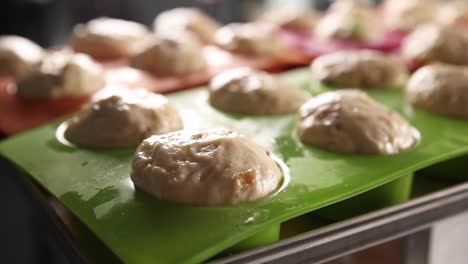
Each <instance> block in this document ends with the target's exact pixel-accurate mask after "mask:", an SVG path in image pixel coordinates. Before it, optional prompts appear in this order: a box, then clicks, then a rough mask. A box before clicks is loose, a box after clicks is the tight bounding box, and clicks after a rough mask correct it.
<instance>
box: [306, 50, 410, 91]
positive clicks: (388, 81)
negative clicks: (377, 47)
mask: <svg viewBox="0 0 468 264" xmlns="http://www.w3.org/2000/svg"><path fill="white" fill-rule="evenodd" d="M311 69H312V75H313V78H314V79H316V80H318V81H320V82H323V83H325V84H329V85H333V86H337V87H356V88H386V87H395V86H398V85H402V84H403V82H404V79H405V77H406V71H405V69H404V67H403V66H402V65H400V64H399V63H398V62H396V61H395V60H394V59H393V58H391V57H389V56H386V55H384V54H382V53H379V52H376V51H368V50H364V51H341V52H336V53H332V54H328V55H323V56H320V57H318V58H317V59H316V60H315V61H314V62H313V63H312V66H311Z"/></svg>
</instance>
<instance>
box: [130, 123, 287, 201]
mask: <svg viewBox="0 0 468 264" xmlns="http://www.w3.org/2000/svg"><path fill="white" fill-rule="evenodd" d="M131 179H132V181H133V182H134V183H135V185H136V186H137V187H139V188H141V189H142V190H144V191H146V192H148V193H150V194H151V195H153V196H155V197H157V198H159V199H162V200H168V201H173V202H178V203H184V204H190V205H231V204H238V203H242V202H248V201H254V200H257V199H260V198H264V197H266V196H268V195H269V194H271V193H272V192H273V191H275V190H277V189H278V187H279V186H280V183H281V180H282V173H281V170H280V169H279V167H278V166H277V165H276V163H275V162H274V161H273V159H271V158H270V157H269V155H268V154H267V151H266V150H265V149H263V148H262V147H260V146H258V145H257V144H255V143H254V142H252V141H251V140H249V139H248V138H246V137H244V136H241V135H239V133H237V132H235V131H231V130H227V129H211V130H206V131H177V132H173V133H169V134H165V135H160V136H152V137H149V138H147V139H146V140H145V141H143V143H141V144H140V146H139V147H138V149H137V151H136V153H135V156H134V158H133V163H132V172H131Z"/></svg>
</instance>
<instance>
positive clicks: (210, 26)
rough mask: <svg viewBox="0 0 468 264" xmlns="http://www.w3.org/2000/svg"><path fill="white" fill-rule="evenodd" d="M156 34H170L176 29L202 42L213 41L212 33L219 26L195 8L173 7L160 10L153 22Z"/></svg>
mask: <svg viewBox="0 0 468 264" xmlns="http://www.w3.org/2000/svg"><path fill="white" fill-rule="evenodd" d="M153 26H154V31H155V32H156V34H159V35H162V36H171V35H172V34H174V32H177V31H187V32H190V33H192V34H194V35H195V36H197V37H198V38H199V39H200V41H202V42H204V43H213V42H214V34H215V33H216V31H217V30H218V29H219V28H220V27H221V25H220V24H219V23H218V22H216V21H215V20H214V19H212V18H211V17H209V16H207V15H206V14H204V13H203V12H202V11H201V10H199V9H197V8H187V7H181V8H174V9H171V10H167V11H164V12H161V13H160V14H159V15H158V16H157V17H156V19H155V20H154V23H153Z"/></svg>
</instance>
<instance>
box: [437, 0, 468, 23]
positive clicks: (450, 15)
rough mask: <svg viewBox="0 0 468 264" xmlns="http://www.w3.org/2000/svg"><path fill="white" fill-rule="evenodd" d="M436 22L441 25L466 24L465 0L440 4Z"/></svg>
mask: <svg viewBox="0 0 468 264" xmlns="http://www.w3.org/2000/svg"><path fill="white" fill-rule="evenodd" d="M438 20H439V22H440V23H441V24H443V25H456V24H467V23H468V2H467V1H466V0H453V1H447V2H443V3H441V4H440V6H439V11H438Z"/></svg>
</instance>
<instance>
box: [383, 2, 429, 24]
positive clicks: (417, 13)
mask: <svg viewBox="0 0 468 264" xmlns="http://www.w3.org/2000/svg"><path fill="white" fill-rule="evenodd" d="M383 10H384V13H383V15H384V21H385V26H386V27H387V28H388V29H391V30H412V29H414V28H416V27H418V26H420V25H422V24H426V23H429V22H432V21H435V20H436V19H437V10H438V6H437V4H436V1H434V0H403V1H402V0H386V1H385V3H384V9H383Z"/></svg>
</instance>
